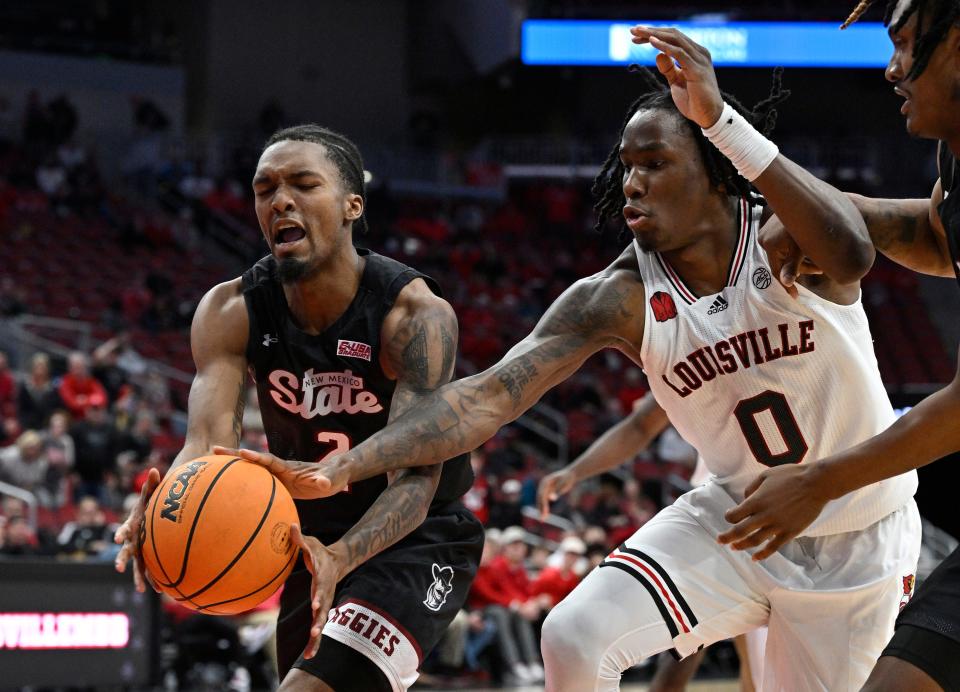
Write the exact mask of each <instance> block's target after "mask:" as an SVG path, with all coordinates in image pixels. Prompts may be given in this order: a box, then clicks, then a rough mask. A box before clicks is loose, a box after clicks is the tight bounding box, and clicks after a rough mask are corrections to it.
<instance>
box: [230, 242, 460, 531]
mask: <svg viewBox="0 0 960 692" xmlns="http://www.w3.org/2000/svg"><path fill="white" fill-rule="evenodd" d="M357 252H358V253H360V255H361V256H362V257H364V258H366V265H365V266H364V269H363V275H362V276H361V279H360V286H359V288H358V289H357V294H356V295H355V296H354V298H353V301H352V302H351V303H350V305H349V307H347V309H346V311H345V312H344V313H343V315H341V316H340V317H339V318H338V319H337V320H336V321H335V322H334V323H333V324H332V325H330V327H328V328H327V329H326V331H324V332H323V333H322V334H319V335H316V336H314V335H310V334H307V333H306V332H304V331H302V330H300V329H299V328H298V327H297V326H296V324H295V323H294V321H293V318H292V316H291V314H290V310H289V308H288V306H287V301H286V297H285V296H284V293H283V288H282V286H281V285H280V281H279V279H278V278H277V274H276V260H275V259H274V258H273V256H272V255H268V256H267V257H264V258H263V259H261V260H260V261H259V262H257V263H256V264H255V265H254V266H253V267H252V268H250V269H249V270H247V271H246V272H245V273H244V274H243V296H244V300H245V302H246V306H247V315H248V316H249V319H250V334H249V337H248V341H247V361H248V362H249V364H250V368H251V370H252V372H253V375H254V379H255V380H256V383H257V395H258V397H259V400H260V413H261V416H262V417H263V425H264V430H265V431H266V434H267V442H268V445H269V448H270V451H271V453H273V454H275V455H277V456H278V457H281V458H283V459H298V460H301V461H315V462H318V463H322V462H323V460H324V459H325V458H327V457H329V456H332V455H334V454H337V453H340V452H344V451H346V450H347V449H349V448H351V447H354V446H356V445H358V444H360V443H361V442H363V441H364V440H366V439H367V438H368V437H370V436H371V435H373V434H374V433H375V432H377V431H378V430H380V429H381V428H383V427H385V426H386V424H387V419H388V417H389V414H390V403H391V401H392V399H393V391H394V388H395V387H396V382H395V381H394V380H391V379H389V378H388V377H387V376H386V375H385V374H384V372H383V369H382V368H381V367H380V348H381V344H380V331H381V328H382V326H383V320H384V318H385V317H386V315H387V313H388V312H389V311H390V309H391V308H392V307H393V304H394V301H395V300H396V298H397V295H398V294H399V293H400V291H401V290H402V289H403V287H404V286H406V285H407V284H408V283H410V282H411V281H413V280H414V279H417V278H421V279H423V280H424V281H425V282H426V283H427V285H428V286H429V287H430V290H432V291H433V292H434V293H436V294H437V295H440V289H439V288H438V286H437V284H436V282H435V281H434V280H433V279H431V278H430V277H428V276H425V275H423V274H421V273H419V272H417V271H415V270H414V269H411V268H410V267H407V266H406V265H403V264H401V263H399V262H397V261H395V260H392V259H389V258H387V257H383V256H382V255H378V254H376V253H374V252H370V251H369V250H364V249H360V248H358V249H357ZM472 483H473V471H472V469H471V467H470V462H469V458H468V457H467V456H466V455H463V456H461V457H458V458H456V459H452V460H450V461H448V462H447V463H445V464H444V466H443V472H442V475H441V479H440V485H439V487H438V488H437V492H436V495H435V496H434V500H433V503H432V505H431V511H432V510H433V509H436V508H439V507H442V506H443V505H446V504H449V503H450V502H452V501H453V500H456V499H458V498H459V497H460V496H461V495H463V494H464V493H465V492H466V491H467V490H469V488H470V486H471V485H472ZM386 487H387V477H386V475H385V474H381V475H379V476H375V477H373V478H368V479H367V480H363V481H360V482H358V483H351V484H350V486H349V488H348V489H347V490H345V491H343V492H341V493H338V494H337V495H334V496H332V497H329V498H324V499H322V500H305V501H300V500H298V501H297V511H298V513H299V515H300V521H301V523H302V525H303V530H304V532H305V533H308V534H309V535H312V536H316V537H317V538H318V539H320V540H321V541H322V542H323V543H327V544H329V543H331V542H333V541H336V540H337V539H339V538H340V537H341V536H342V535H343V534H344V533H345V532H346V531H347V530H348V529H349V528H350V527H351V526H353V525H354V524H355V523H356V522H357V521H358V520H359V519H360V517H362V516H363V514H364V512H366V511H367V509H368V508H369V507H370V505H371V504H373V502H374V500H376V499H377V497H378V496H379V495H380V493H382V492H383V490H384V488H386Z"/></svg>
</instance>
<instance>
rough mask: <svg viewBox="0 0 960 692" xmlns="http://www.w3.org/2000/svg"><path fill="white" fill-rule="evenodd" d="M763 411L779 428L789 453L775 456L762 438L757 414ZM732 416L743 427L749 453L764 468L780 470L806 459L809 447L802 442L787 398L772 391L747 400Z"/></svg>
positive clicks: (800, 433) (784, 452)
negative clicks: (773, 467) (784, 465)
mask: <svg viewBox="0 0 960 692" xmlns="http://www.w3.org/2000/svg"><path fill="white" fill-rule="evenodd" d="M762 411H769V412H770V416H771V417H772V418H773V421H774V422H775V423H776V424H777V430H779V432H780V438H781V439H782V440H783V444H782V445H777V446H778V447H781V446H785V447H786V450H785V451H783V452H780V453H779V454H774V453H773V452H772V451H771V450H770V445H769V444H768V443H767V440H766V438H765V437H764V436H763V431H762V430H761V429H760V425H759V424H758V423H757V414H758V413H761V412H762ZM733 415H735V416H736V417H737V422H738V423H740V430H742V431H743V436H744V438H746V440H747V444H748V445H749V446H750V451H751V452H753V456H754V457H756V459H757V461H759V462H760V463H761V464H763V465H764V466H780V465H781V464H799V463H800V462H801V461H803V457H805V456H806V455H807V450H808V449H809V446H808V445H807V441H806V440H805V439H803V433H802V432H800V428H799V426H798V425H797V419H796V418H795V417H794V415H793V411H791V410H790V404H788V403H787V398H786V397H785V396H783V394H781V393H780V392H774V391H772V390H770V389H768V390H767V391H765V392H763V393H762V394H757V395H756V396H754V397H750V398H749V399H744V400H743V401H741V402H740V403H739V404H737V407H736V408H735V409H734V410H733Z"/></svg>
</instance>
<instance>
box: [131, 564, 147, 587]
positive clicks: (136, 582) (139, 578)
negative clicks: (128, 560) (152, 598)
mask: <svg viewBox="0 0 960 692" xmlns="http://www.w3.org/2000/svg"><path fill="white" fill-rule="evenodd" d="M133 586H134V588H136V590H137V591H138V592H139V593H144V592H145V591H146V590H147V586H146V584H145V583H144V580H143V572H141V571H140V564H139V562H138V561H137V560H134V561H133Z"/></svg>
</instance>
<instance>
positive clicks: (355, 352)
mask: <svg viewBox="0 0 960 692" xmlns="http://www.w3.org/2000/svg"><path fill="white" fill-rule="evenodd" d="M337 355H338V356H344V357H346V358H362V359H363V360H366V361H369V360H370V357H371V356H372V355H373V349H372V348H370V344H364V343H361V342H359V341H347V340H345V339H340V340H339V341H337Z"/></svg>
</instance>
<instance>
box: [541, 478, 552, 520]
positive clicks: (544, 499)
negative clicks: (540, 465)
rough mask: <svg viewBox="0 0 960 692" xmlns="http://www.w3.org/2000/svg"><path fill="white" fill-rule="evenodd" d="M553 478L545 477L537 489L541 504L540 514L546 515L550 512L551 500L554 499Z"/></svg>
mask: <svg viewBox="0 0 960 692" xmlns="http://www.w3.org/2000/svg"><path fill="white" fill-rule="evenodd" d="M554 497H555V493H554V492H553V479H547V478H544V479H543V481H541V483H540V487H539V488H538V489H537V502H538V504H539V505H540V516H541V517H546V516H547V515H548V514H550V500H552V499H554Z"/></svg>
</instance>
